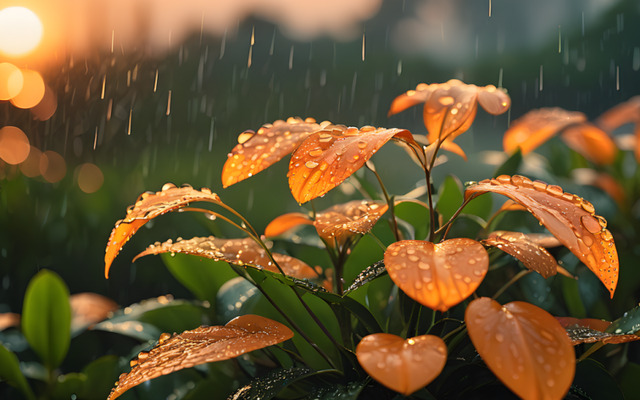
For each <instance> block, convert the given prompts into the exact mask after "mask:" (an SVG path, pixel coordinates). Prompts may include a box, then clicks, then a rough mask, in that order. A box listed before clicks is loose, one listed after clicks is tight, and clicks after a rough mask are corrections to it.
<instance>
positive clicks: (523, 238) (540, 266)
mask: <svg viewBox="0 0 640 400" xmlns="http://www.w3.org/2000/svg"><path fill="white" fill-rule="evenodd" d="M482 243H483V244H485V245H487V246H492V247H497V248H498V249H500V250H502V251H504V252H505V253H507V254H509V255H511V256H513V257H515V258H517V259H518V260H520V261H521V262H522V265H524V266H525V267H526V268H527V269H530V270H532V271H536V272H537V273H539V274H540V275H542V276H543V277H544V278H548V277H550V276H553V275H555V274H556V273H558V262H557V261H556V259H555V258H554V257H553V256H552V255H551V254H549V252H548V251H547V250H546V249H545V248H544V247H542V246H539V245H537V244H536V243H534V242H533V241H532V240H530V239H529V238H528V236H527V235H526V234H524V233H522V232H507V231H495V232H491V234H490V235H489V237H488V238H487V239H484V240H482Z"/></svg>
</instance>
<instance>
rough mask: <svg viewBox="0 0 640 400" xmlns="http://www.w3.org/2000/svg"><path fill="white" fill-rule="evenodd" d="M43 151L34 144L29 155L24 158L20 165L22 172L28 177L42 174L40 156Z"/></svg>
mask: <svg viewBox="0 0 640 400" xmlns="http://www.w3.org/2000/svg"><path fill="white" fill-rule="evenodd" d="M41 157H42V152H41V151H40V150H39V149H38V148H37V147H34V146H31V151H30V152H29V157H27V159H26V160H24V161H23V162H22V163H21V164H20V165H19V167H20V172H22V174H23V175H24V176H26V177H29V178H35V177H36V176H39V175H40V158H41Z"/></svg>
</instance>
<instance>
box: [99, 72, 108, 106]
mask: <svg viewBox="0 0 640 400" xmlns="http://www.w3.org/2000/svg"><path fill="white" fill-rule="evenodd" d="M106 86H107V75H106V74H105V75H104V76H103V77H102V93H101V94H100V100H104V90H105V87H106Z"/></svg>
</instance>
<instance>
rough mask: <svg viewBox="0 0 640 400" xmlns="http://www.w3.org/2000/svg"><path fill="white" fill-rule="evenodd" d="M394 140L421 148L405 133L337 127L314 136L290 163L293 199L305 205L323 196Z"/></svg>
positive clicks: (301, 147) (409, 133)
mask: <svg viewBox="0 0 640 400" xmlns="http://www.w3.org/2000/svg"><path fill="white" fill-rule="evenodd" d="M392 138H395V139H396V140H402V141H405V142H407V143H411V144H412V145H416V146H418V145H417V143H415V142H414V140H413V136H412V135H411V132H409V131H407V130H405V129H385V128H374V127H372V126H364V127H362V128H360V129H358V128H354V127H351V128H347V127H345V126H333V127H329V128H328V129H323V130H320V131H318V132H315V133H313V134H312V135H311V136H309V137H308V138H307V139H306V140H305V141H304V142H302V143H301V144H300V146H299V147H298V148H297V149H296V150H295V151H294V153H293V155H292V156H291V161H290V162H289V173H288V174H287V176H288V177H289V188H290V189H291V193H292V194H293V197H294V198H295V199H296V201H297V202H298V203H305V202H307V201H309V200H311V199H314V198H316V197H318V196H322V195H323V194H325V193H327V192H328V191H329V190H331V189H333V188H334V187H336V186H338V185H339V184H340V183H342V181H344V180H345V179H347V178H348V177H349V176H350V175H351V174H353V173H354V172H355V171H357V170H358V169H360V168H361V167H362V166H363V165H364V164H365V162H367V160H369V158H371V156H373V154H374V153H375V152H376V151H378V150H379V149H380V148H381V147H382V146H383V145H384V144H385V143H387V142H388V141H389V140H390V139H392Z"/></svg>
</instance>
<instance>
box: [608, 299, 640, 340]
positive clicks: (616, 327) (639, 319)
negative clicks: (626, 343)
mask: <svg viewBox="0 0 640 400" xmlns="http://www.w3.org/2000/svg"><path fill="white" fill-rule="evenodd" d="M638 331H640V306H638V307H635V308H633V309H631V310H629V311H627V312H625V313H624V315H623V316H622V317H621V318H618V319H616V320H615V321H613V322H612V323H611V325H609V327H608V328H607V329H606V330H605V332H609V333H615V334H621V335H633V334H634V333H636V332H638Z"/></svg>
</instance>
